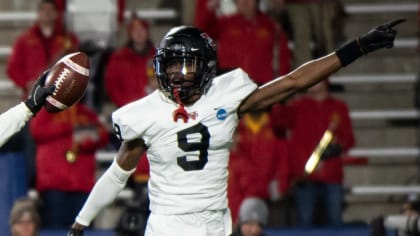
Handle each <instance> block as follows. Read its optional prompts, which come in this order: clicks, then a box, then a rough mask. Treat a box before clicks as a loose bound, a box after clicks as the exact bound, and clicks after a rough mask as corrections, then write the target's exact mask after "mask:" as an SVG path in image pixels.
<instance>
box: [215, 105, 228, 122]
mask: <svg viewBox="0 0 420 236" xmlns="http://www.w3.org/2000/svg"><path fill="white" fill-rule="evenodd" d="M226 117H227V112H226V110H225V109H223V108H220V109H218V110H217V113H216V118H217V119H218V120H225V119H226Z"/></svg>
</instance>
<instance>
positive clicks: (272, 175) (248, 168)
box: [228, 112, 289, 222]
mask: <svg viewBox="0 0 420 236" xmlns="http://www.w3.org/2000/svg"><path fill="white" fill-rule="evenodd" d="M285 151H286V146H285V143H284V141H283V140H281V139H278V138H277V137H276V136H275V134H274V131H273V128H272V126H271V121H270V115H269V113H268V112H255V113H250V114H246V115H245V116H244V117H243V119H242V122H241V123H240V124H239V127H238V129H237V131H236V134H235V141H234V145H233V147H232V150H231V153H230V161H229V184H228V199H229V201H228V202H229V208H230V209H231V213H232V220H233V222H235V221H236V220H237V217H238V214H239V207H240V205H241V203H242V201H243V199H245V198H247V197H257V198H261V199H264V200H266V201H269V200H270V198H271V196H270V190H269V189H270V187H269V186H270V183H271V182H272V181H274V180H277V177H278V175H281V182H280V188H279V190H280V193H282V194H284V193H286V192H287V191H288V188H289V186H288V181H287V179H288V175H289V173H288V171H289V167H288V163H287V161H288V159H287V158H284V154H285Z"/></svg>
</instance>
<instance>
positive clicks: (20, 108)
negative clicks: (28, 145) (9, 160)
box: [0, 102, 32, 147]
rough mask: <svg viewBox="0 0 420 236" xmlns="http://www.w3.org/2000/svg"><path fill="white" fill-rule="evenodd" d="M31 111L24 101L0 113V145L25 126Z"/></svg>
mask: <svg viewBox="0 0 420 236" xmlns="http://www.w3.org/2000/svg"><path fill="white" fill-rule="evenodd" d="M31 116H32V113H31V111H30V110H29V109H28V108H27V107H26V105H25V103H23V102H22V103H20V104H19V105H16V106H15V107H12V108H10V109H9V110H7V111H6V112H4V113H3V114H1V115H0V123H1V124H2V125H1V126H0V133H1V136H0V147H1V146H2V145H3V144H4V143H5V142H6V141H7V140H8V139H9V138H10V137H11V136H12V135H13V134H15V133H17V132H18V131H19V130H21V129H22V127H23V126H25V124H26V122H27V121H28V120H29V119H30V118H31Z"/></svg>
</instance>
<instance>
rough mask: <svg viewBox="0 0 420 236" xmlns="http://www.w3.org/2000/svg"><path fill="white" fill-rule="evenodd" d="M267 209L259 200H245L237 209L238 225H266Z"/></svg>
mask: <svg viewBox="0 0 420 236" xmlns="http://www.w3.org/2000/svg"><path fill="white" fill-rule="evenodd" d="M267 218H268V207H267V205H266V203H265V202H264V201H263V200H261V199H259V198H253V197H252V198H246V199H245V200H244V201H243V202H242V204H241V207H240V209H239V223H240V224H242V223H245V222H248V221H256V222H258V223H260V224H262V225H266V224H267Z"/></svg>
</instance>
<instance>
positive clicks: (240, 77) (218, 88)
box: [209, 68, 258, 101]
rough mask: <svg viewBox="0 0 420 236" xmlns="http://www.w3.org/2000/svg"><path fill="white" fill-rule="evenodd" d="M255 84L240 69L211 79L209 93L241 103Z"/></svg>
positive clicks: (255, 86) (255, 87) (254, 87)
mask: <svg viewBox="0 0 420 236" xmlns="http://www.w3.org/2000/svg"><path fill="white" fill-rule="evenodd" d="M257 87H258V86H257V84H256V83H255V82H254V81H252V80H251V79H250V78H249V76H248V74H247V73H246V72H245V71H244V70H242V69H241V68H238V69H235V70H232V71H230V72H227V73H225V74H222V75H220V76H217V77H215V78H214V79H213V84H212V88H211V89H210V90H209V93H213V94H212V95H215V96H219V98H221V99H222V98H226V99H229V100H233V101H242V100H243V99H245V98H246V97H248V96H249V94H251V93H252V92H253V91H254V90H255V89H257Z"/></svg>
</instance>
